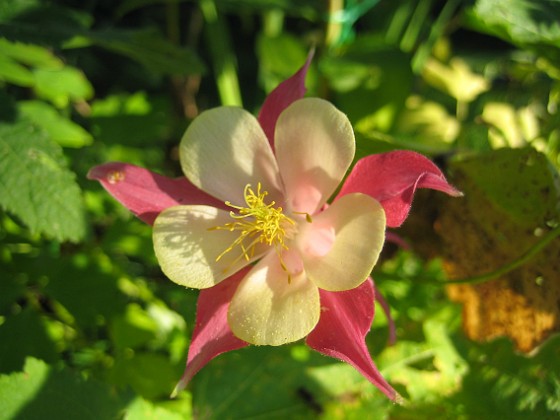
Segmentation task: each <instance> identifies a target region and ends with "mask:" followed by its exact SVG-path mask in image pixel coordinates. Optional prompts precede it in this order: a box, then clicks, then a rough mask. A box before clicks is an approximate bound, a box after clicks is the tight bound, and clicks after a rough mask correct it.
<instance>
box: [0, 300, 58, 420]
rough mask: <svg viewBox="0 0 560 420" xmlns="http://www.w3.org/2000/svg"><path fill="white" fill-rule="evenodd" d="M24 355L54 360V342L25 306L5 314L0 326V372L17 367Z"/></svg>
mask: <svg viewBox="0 0 560 420" xmlns="http://www.w3.org/2000/svg"><path fill="white" fill-rule="evenodd" d="M15 343H17V345H16V344H15ZM26 356H34V357H40V358H41V359H43V360H46V361H48V362H54V361H55V360H57V354H56V351H55V345H54V343H53V341H52V340H51V339H50V338H49V336H48V334H47V331H46V325H45V323H44V322H43V320H42V319H41V318H40V316H39V315H38V314H37V313H36V312H35V311H34V310H32V309H29V308H27V309H25V310H23V311H22V312H21V313H19V314H16V315H11V316H8V317H6V320H5V321H4V323H3V324H2V325H0V372H13V371H17V370H20V369H21V368H22V367H23V363H24V361H25V357H26ZM1 389H2V386H1V385H0V390H1ZM0 407H2V405H1V404H0ZM0 416H1V415H0Z"/></svg>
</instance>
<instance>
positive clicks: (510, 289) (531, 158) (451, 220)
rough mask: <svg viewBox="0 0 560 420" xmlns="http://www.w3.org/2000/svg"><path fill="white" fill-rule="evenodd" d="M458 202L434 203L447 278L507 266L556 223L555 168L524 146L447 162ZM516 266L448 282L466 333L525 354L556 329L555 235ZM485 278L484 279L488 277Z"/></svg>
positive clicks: (559, 216)
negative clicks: (474, 280) (471, 281)
mask: <svg viewBox="0 0 560 420" xmlns="http://www.w3.org/2000/svg"><path fill="white" fill-rule="evenodd" d="M451 168H452V174H453V177H452V181H453V182H455V185H457V186H458V187H459V188H460V189H461V190H462V191H464V193H465V199H464V200H458V201H457V202H454V203H453V202H451V201H447V202H446V203H445V206H441V207H440V210H441V213H442V215H441V218H440V219H439V220H438V224H437V226H438V229H439V232H440V234H441V236H442V239H443V243H444V247H443V251H444V255H445V257H446V267H447V269H448V271H449V273H450V275H451V277H452V278H464V277H469V276H476V275H484V274H486V273H489V272H492V271H494V270H497V269H499V268H501V267H502V266H505V265H509V264H512V263H513V262H514V261H516V260H517V259H519V258H521V257H522V256H523V255H524V254H526V253H527V252H529V251H530V250H531V249H532V248H533V247H536V246H538V243H539V241H542V240H544V239H545V238H546V237H548V236H547V235H552V234H553V233H554V232H553V231H552V229H553V228H557V226H558V224H559V222H560V213H559V208H558V197H559V196H560V191H559V189H558V185H559V184H558V179H559V178H558V173H557V172H556V170H555V168H554V167H553V166H552V165H551V164H550V163H549V162H548V160H547V158H546V157H545V156H544V155H542V154H540V153H537V152H535V151H534V150H531V149H500V150H496V151H494V152H492V153H487V154H484V155H481V156H477V157H471V158H465V159H463V160H460V161H457V162H453V164H452V165H451ZM551 239H552V241H551V242H550V243H548V245H547V246H546V247H545V248H544V249H542V250H540V252H538V253H537V254H536V255H535V256H534V257H533V258H532V259H530V260H528V261H526V262H525V263H524V264H523V265H521V266H520V267H519V268H517V269H515V270H513V271H510V272H505V273H500V274H498V275H496V278H495V279H493V280H492V281H487V282H485V283H481V284H478V285H454V286H451V287H450V289H449V290H450V294H451V297H452V298H453V299H454V300H457V301H459V302H462V303H463V304H464V305H465V306H464V327H465V330H466V332H467V334H468V335H469V337H471V338H473V339H476V340H488V339H490V338H493V337H496V336H502V335H507V336H509V337H511V338H512V339H513V340H514V342H515V343H516V345H517V348H518V349H519V350H522V351H525V352H529V351H531V350H533V349H534V348H535V347H537V346H538V345H539V344H540V343H541V342H542V341H543V340H545V339H546V338H547V337H548V336H549V335H550V334H551V333H552V332H553V331H558V330H560V323H559V322H558V320H559V319H560V308H559V306H558V299H559V298H560V284H559V283H558V282H557V281H556V279H557V273H558V271H559V270H560V266H559V262H560V237H558V236H556V237H551ZM489 280H491V279H489Z"/></svg>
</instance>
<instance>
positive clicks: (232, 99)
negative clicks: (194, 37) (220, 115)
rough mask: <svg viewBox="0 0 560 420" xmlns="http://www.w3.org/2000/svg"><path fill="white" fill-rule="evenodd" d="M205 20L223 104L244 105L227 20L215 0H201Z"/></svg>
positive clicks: (211, 56)
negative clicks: (221, 14)
mask: <svg viewBox="0 0 560 420" xmlns="http://www.w3.org/2000/svg"><path fill="white" fill-rule="evenodd" d="M199 6H200V10H201V11H202V15H203V16H204V20H205V23H206V25H205V36H206V40H207V43H208V49H209V51H210V58H211V60H212V68H213V70H214V75H215V77H216V85H217V87H218V94H219V95H220V100H221V102H222V105H233V106H242V105H243V103H242V100H241V90H240V89H239V79H238V77H237V68H236V60H235V55H234V54H233V53H232V51H233V47H232V46H231V43H230V38H229V33H228V28H227V23H226V21H225V20H224V19H223V18H222V17H221V16H220V15H219V14H218V10H217V8H216V4H215V3H214V1H213V0H200V2H199Z"/></svg>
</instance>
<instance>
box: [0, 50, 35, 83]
mask: <svg viewBox="0 0 560 420" xmlns="http://www.w3.org/2000/svg"><path fill="white" fill-rule="evenodd" d="M0 81H5V82H8V83H13V84H14V85H18V86H33V84H34V83H35V78H34V77H33V73H31V71H29V70H28V69H27V68H26V67H24V66H22V65H21V64H19V63H18V62H16V61H15V60H13V59H11V58H10V57H8V56H5V55H3V54H2V51H0Z"/></svg>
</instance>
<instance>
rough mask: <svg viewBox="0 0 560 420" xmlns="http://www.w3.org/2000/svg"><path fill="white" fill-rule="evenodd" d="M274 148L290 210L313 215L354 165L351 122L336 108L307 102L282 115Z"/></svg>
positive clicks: (318, 102)
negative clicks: (352, 164)
mask: <svg viewBox="0 0 560 420" xmlns="http://www.w3.org/2000/svg"><path fill="white" fill-rule="evenodd" d="M274 146H275V149H276V158H277V160H278V166H279V168H280V173H281V176H282V180H283V182H284V187H285V194H286V199H287V202H288V203H289V205H290V208H291V209H292V210H294V211H299V212H305V213H309V214H313V213H315V211H317V210H318V209H319V208H320V207H322V205H323V204H324V203H325V202H326V201H327V199H328V198H329V197H330V196H331V195H332V193H333V192H334V190H335V189H336V187H337V186H338V184H339V183H340V181H341V180H342V178H343V176H344V174H345V173H346V171H347V169H348V167H349V166H350V164H351V163H352V159H353V158H354V152H355V139H354V132H353V130H352V125H351V124H350V121H348V118H347V117H346V115H344V114H343V113H342V112H340V111H339V110H338V109H336V108H335V107H334V105H332V104H331V103H330V102H327V101H325V100H323V99H318V98H305V99H301V100H298V101H296V102H294V103H293V104H292V105H290V106H289V107H288V108H286V109H285V110H284V112H282V114H280V117H279V118H278V122H277V123H276V132H275V143H274Z"/></svg>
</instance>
